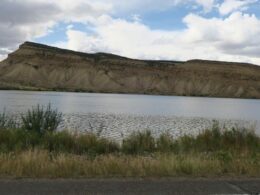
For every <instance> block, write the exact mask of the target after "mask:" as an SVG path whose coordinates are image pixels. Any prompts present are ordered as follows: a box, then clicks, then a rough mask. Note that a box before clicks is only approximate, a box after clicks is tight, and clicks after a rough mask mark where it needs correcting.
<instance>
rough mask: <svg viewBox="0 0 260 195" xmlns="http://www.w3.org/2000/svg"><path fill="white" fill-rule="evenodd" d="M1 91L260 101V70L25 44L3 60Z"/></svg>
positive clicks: (238, 65) (228, 64)
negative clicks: (127, 94) (204, 97)
mask: <svg viewBox="0 0 260 195" xmlns="http://www.w3.org/2000/svg"><path fill="white" fill-rule="evenodd" d="M0 88H2V89H5V88H6V89H7V88H8V89H10V88H11V89H32V90H34V89H35V90H39V89H42V90H62V91H88V92H111V93H138V94H163V95H185V96H209V97H236V98H260V66H255V65H251V64H242V63H230V62H217V61H203V60H191V61H187V62H174V61H144V60H134V59H128V58H124V57H120V56H116V55H112V54H105V53H97V54H85V53H80V52H74V51H69V50H64V49H59V48H54V47H49V46H46V45H40V44H36V43H31V42H26V43H24V44H22V45H21V46H20V48H19V49H18V50H17V51H15V52H14V53H11V54H9V56H8V58H7V59H6V60H4V61H2V62H0Z"/></svg>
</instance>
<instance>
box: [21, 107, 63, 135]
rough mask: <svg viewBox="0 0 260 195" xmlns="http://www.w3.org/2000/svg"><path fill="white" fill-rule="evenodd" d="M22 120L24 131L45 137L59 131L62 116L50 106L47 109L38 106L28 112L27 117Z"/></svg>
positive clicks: (24, 116) (22, 117)
mask: <svg viewBox="0 0 260 195" xmlns="http://www.w3.org/2000/svg"><path fill="white" fill-rule="evenodd" d="M21 119H22V128H23V129H25V130H27V131H30V132H36V133H38V134H40V135H43V134H45V133H46V132H53V131H55V130H56V129H57V127H58V126H59V124H60V123H61V120H62V114H61V113H59V112H58V111H57V110H53V109H52V108H51V105H50V104H49V105H48V106H47V108H46V109H44V108H43V107H40V106H39V105H37V107H33V108H32V109H31V110H28V111H27V113H26V114H25V115H22V116H21Z"/></svg>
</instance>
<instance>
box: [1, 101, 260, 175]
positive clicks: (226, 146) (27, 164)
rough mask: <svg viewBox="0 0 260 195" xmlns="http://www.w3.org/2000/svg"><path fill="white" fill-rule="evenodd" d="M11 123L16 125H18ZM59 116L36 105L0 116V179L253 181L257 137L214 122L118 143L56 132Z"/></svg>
mask: <svg viewBox="0 0 260 195" xmlns="http://www.w3.org/2000/svg"><path fill="white" fill-rule="evenodd" d="M17 121H20V122H19V123H18V122H17ZM61 121H62V114H61V113H59V112H58V111H57V110H54V109H52V108H51V106H50V105H49V106H47V107H41V106H36V107H34V108H32V109H31V110H28V111H27V112H26V113H24V114H22V115H21V116H20V119H19V120H17V119H14V118H12V117H10V116H7V115H6V114H5V113H2V114H0V177H3V178H6V177H11V178H17V177H29V178H82V177H177V176H192V177H222V176H224V177H233V176H234V177H259V176H260V137H259V136H258V135H256V134H255V133H254V131H253V130H251V129H238V128H233V129H222V128H220V127H219V125H218V124H217V123H216V124H214V125H213V127H212V128H211V129H207V130H205V131H204V132H202V133H201V134H199V135H197V136H189V135H185V136H182V137H179V138H173V137H171V136H170V135H169V134H167V133H164V134H161V135H160V136H159V137H154V136H153V135H152V134H151V132H149V131H137V132H135V133H133V134H131V135H130V136H129V137H127V138H125V139H124V140H123V141H122V142H121V143H118V142H116V141H113V140H109V139H107V138H104V137H100V136H98V135H94V134H89V133H72V132H70V131H65V130H64V131H57V127H58V125H59V124H60V123H61Z"/></svg>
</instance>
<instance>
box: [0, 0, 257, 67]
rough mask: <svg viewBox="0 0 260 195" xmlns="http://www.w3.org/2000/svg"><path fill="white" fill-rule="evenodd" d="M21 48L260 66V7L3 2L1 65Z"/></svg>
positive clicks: (240, 2) (191, 1)
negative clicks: (33, 45) (41, 46)
mask: <svg viewBox="0 0 260 195" xmlns="http://www.w3.org/2000/svg"><path fill="white" fill-rule="evenodd" d="M25 41H34V42H38V43H43V44H48V45H52V46H57V47H61V48H66V49H71V50H76V51H82V52H88V53H96V52H106V53H113V54H118V55H121V56H126V57H130V58H138V59H155V60H180V61H184V60H190V59H206V60H221V61H237V62H249V63H254V64H258V65H260V0H124V1H123V0H1V2H0V59H4V58H6V57H7V54H8V53H10V52H13V51H14V50H16V49H17V48H18V46H19V45H20V44H22V43H23V42H25Z"/></svg>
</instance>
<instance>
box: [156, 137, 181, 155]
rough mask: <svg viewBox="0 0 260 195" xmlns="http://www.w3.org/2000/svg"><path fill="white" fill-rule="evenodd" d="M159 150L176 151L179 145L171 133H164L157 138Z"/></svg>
mask: <svg viewBox="0 0 260 195" xmlns="http://www.w3.org/2000/svg"><path fill="white" fill-rule="evenodd" d="M156 146H157V151H159V152H176V151H178V145H177V144H176V142H175V141H174V139H173V137H172V136H171V135H170V134H169V133H163V134H161V135H160V137H159V138H158V139H157V140H156Z"/></svg>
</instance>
